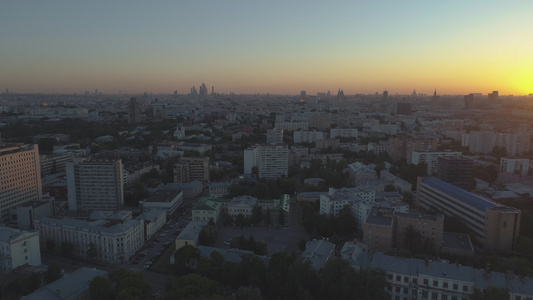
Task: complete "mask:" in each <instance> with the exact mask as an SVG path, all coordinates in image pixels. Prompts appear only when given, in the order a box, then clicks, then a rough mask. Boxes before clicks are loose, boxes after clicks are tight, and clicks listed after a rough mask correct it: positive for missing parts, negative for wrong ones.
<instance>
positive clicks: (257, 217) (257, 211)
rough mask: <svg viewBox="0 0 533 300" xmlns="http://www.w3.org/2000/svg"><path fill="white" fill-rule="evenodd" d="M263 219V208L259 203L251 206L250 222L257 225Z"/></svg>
mask: <svg viewBox="0 0 533 300" xmlns="http://www.w3.org/2000/svg"><path fill="white" fill-rule="evenodd" d="M262 219H263V209H262V208H261V206H259V204H256V205H254V207H253V208H252V216H251V217H250V223H252V224H253V225H257V224H259V223H260V222H261V220H262Z"/></svg>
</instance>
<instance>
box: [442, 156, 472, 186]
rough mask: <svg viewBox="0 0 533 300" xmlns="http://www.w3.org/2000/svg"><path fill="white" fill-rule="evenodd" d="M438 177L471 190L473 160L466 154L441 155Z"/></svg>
mask: <svg viewBox="0 0 533 300" xmlns="http://www.w3.org/2000/svg"><path fill="white" fill-rule="evenodd" d="M437 161H438V162H437V178H439V179H440V180H443V181H446V182H448V183H450V184H453V185H455V186H457V187H459V188H461V189H464V190H470V189H471V188H472V184H473V178H474V177H473V161H472V160H471V159H470V158H467V157H464V156H439V157H438V160H437Z"/></svg>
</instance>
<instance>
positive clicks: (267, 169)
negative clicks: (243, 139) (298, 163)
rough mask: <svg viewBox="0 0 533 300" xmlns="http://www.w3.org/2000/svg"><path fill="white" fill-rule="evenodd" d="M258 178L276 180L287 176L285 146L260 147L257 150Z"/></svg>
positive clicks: (287, 154)
mask: <svg viewBox="0 0 533 300" xmlns="http://www.w3.org/2000/svg"><path fill="white" fill-rule="evenodd" d="M258 168H259V178H278V177H281V176H287V175H288V174H289V148H288V146H287V145H261V147H260V148H259V164H258Z"/></svg>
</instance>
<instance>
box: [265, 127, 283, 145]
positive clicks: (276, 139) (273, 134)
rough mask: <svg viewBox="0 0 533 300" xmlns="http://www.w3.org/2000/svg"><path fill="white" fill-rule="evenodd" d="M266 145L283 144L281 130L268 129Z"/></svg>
mask: <svg viewBox="0 0 533 300" xmlns="http://www.w3.org/2000/svg"><path fill="white" fill-rule="evenodd" d="M267 144H274V145H276V144H283V129H268V130H267Z"/></svg>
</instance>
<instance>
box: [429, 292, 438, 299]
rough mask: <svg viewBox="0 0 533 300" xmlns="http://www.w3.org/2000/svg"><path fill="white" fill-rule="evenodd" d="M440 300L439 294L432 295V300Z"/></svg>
mask: <svg viewBox="0 0 533 300" xmlns="http://www.w3.org/2000/svg"><path fill="white" fill-rule="evenodd" d="M438 299H439V294H437V293H432V294H431V300H438Z"/></svg>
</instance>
